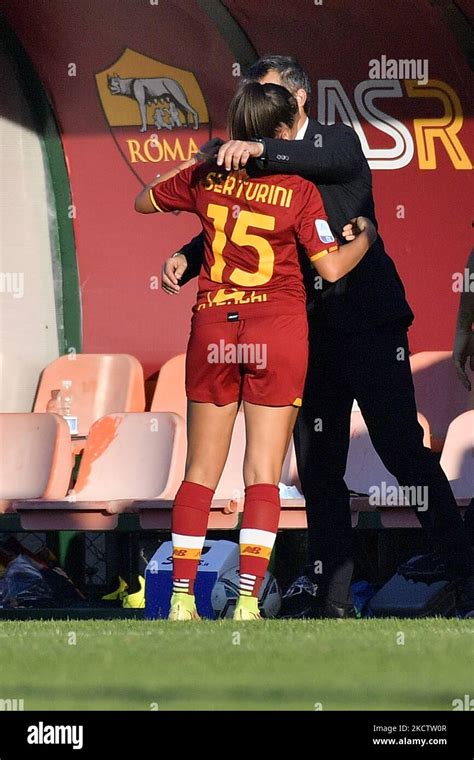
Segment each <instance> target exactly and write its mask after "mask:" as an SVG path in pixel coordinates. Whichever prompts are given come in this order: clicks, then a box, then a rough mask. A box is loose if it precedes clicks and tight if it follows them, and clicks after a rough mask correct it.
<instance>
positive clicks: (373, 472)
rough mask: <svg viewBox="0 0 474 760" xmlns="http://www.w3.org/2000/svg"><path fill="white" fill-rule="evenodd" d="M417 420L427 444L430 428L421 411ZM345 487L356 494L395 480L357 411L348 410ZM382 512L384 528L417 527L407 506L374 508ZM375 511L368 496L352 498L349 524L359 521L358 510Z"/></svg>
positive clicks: (394, 484)
mask: <svg viewBox="0 0 474 760" xmlns="http://www.w3.org/2000/svg"><path fill="white" fill-rule="evenodd" d="M418 422H419V423H420V425H421V426H422V428H423V430H424V438H423V441H424V444H425V446H426V447H428V448H429V446H430V427H429V424H428V421H427V420H426V418H425V417H424V416H423V415H422V414H418ZM344 479H345V481H346V484H347V487H348V488H349V489H350V490H351V491H354V492H355V493H359V494H368V493H369V490H370V489H371V488H372V487H374V486H378V485H379V484H382V483H385V484H386V486H387V487H388V486H396V485H397V481H396V479H395V478H394V476H393V475H392V474H391V473H390V472H389V471H388V470H387V468H386V467H385V465H384V464H383V462H382V460H381V459H380V457H379V455H378V454H377V452H376V451H375V449H374V447H373V444H372V441H371V440H370V436H369V431H368V430H367V425H366V424H365V420H364V418H363V416H362V413H361V412H359V411H353V412H352V413H351V437H350V443H349V453H348V456H347V467H346V472H345V475H344ZM377 509H378V510H379V511H380V513H381V520H382V524H383V525H384V527H387V528H388V527H406V528H410V527H417V526H418V520H417V519H416V516H415V515H414V514H413V512H412V510H411V509H410V507H400V506H397V507H377ZM367 511H374V507H373V506H371V504H370V503H369V499H368V497H367V496H356V497H352V498H351V512H352V525H353V526H354V527H355V526H356V525H357V523H358V521H359V513H360V512H367Z"/></svg>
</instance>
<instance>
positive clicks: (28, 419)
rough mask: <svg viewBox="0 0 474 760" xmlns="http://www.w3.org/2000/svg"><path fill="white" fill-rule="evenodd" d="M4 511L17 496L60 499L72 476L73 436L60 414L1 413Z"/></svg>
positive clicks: (1, 506)
mask: <svg viewBox="0 0 474 760" xmlns="http://www.w3.org/2000/svg"><path fill="white" fill-rule="evenodd" d="M0 440H1V441H2V456H1V457H0V512H2V513H3V512H9V511H14V510H13V509H12V504H13V501H14V500H15V499H40V498H41V499H58V498H62V497H64V496H65V495H66V494H67V490H68V487H69V482H70V479H71V470H72V457H71V437H70V434H69V427H68V424H67V422H66V421H65V420H64V419H63V418H62V417H60V416H59V415H58V414H46V413H45V414H32V413H24V414H16V413H14V414H7V413H5V414H0Z"/></svg>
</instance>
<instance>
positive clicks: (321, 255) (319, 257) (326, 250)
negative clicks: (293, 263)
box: [309, 248, 329, 261]
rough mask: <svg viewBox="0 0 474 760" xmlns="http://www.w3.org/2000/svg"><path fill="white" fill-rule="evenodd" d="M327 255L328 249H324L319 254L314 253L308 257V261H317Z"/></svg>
mask: <svg viewBox="0 0 474 760" xmlns="http://www.w3.org/2000/svg"><path fill="white" fill-rule="evenodd" d="M328 253H329V251H328V249H327V248H325V249H324V251H320V252H319V253H315V254H314V256H310V257H309V259H310V261H317V260H318V259H322V258H323V256H327V255H328Z"/></svg>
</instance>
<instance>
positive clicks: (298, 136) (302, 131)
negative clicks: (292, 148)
mask: <svg viewBox="0 0 474 760" xmlns="http://www.w3.org/2000/svg"><path fill="white" fill-rule="evenodd" d="M308 122H309V119H308V117H306V119H305V121H304V124H303V125H302V126H301V127H300V128H299V130H298V131H297V133H296V137H295V140H302V139H303V137H304V134H305V132H306V129H307V127H308Z"/></svg>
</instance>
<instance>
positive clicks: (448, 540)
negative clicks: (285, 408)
mask: <svg viewBox="0 0 474 760" xmlns="http://www.w3.org/2000/svg"><path fill="white" fill-rule="evenodd" d="M354 399H357V402H358V404H359V407H360V410H361V412H362V414H363V417H364V420H365V422H366V424H367V428H368V430H369V434H370V438H371V440H372V443H373V445H374V447H375V449H376V451H377V453H378V454H379V456H380V458H381V459H382V461H383V463H384V464H385V466H386V468H387V469H388V470H389V471H390V472H391V473H392V474H393V475H394V477H395V478H396V479H397V480H398V483H399V485H401V486H426V487H427V489H428V491H427V494H428V509H427V511H424V512H423V511H416V514H417V516H418V519H419V520H420V523H421V524H422V527H423V528H425V529H426V530H427V531H428V533H429V536H430V539H431V542H432V544H433V547H434V548H436V549H438V550H439V551H441V553H442V555H443V556H444V558H445V560H446V562H447V563H448V565H449V571H450V573H451V574H452V575H453V577H454V576H456V577H457V576H467V575H469V574H471V573H472V572H473V567H472V550H471V547H470V541H469V537H468V534H467V531H466V530H465V527H464V523H463V521H462V519H461V516H460V514H459V510H458V508H457V506H456V502H455V500H454V497H453V494H452V491H451V488H450V486H449V482H448V480H447V478H446V476H445V474H444V472H443V470H442V469H441V467H440V465H439V463H438V461H437V459H436V458H435V457H434V455H433V454H432V453H431V451H430V450H429V449H427V448H425V447H424V445H423V429H422V428H421V426H420V425H419V423H418V420H417V411H416V405H415V396H414V387H413V380H412V376H411V371H410V362H409V348H408V338H407V329H406V327H405V326H404V325H402V326H401V325H400V324H392V325H386V326H383V327H377V328H372V329H370V330H367V331H364V332H358V333H354V334H346V333H342V332H336V331H328V330H322V329H320V328H319V327H318V325H317V324H316V322H315V320H312V319H311V320H310V357H309V365H308V375H307V379H306V387H305V392H304V398H303V405H302V408H301V410H300V413H299V415H298V420H297V423H296V428H295V446H296V455H297V461H298V471H299V475H300V479H301V485H302V489H303V494H304V496H305V499H306V509H307V517H308V543H309V558H308V560H309V563H310V565H311V566H313V567H314V566H315V565H314V563H315V562H320V563H321V565H317V566H316V567H317V578H316V580H317V582H318V583H319V585H320V589H321V593H322V596H323V597H324V596H325V595H326V596H327V597H329V598H330V599H331V600H333V601H336V602H340V603H344V602H347V601H349V598H350V581H351V576H352V570H353V548H352V530H351V519H350V508H349V491H348V488H347V486H346V484H345V482H344V473H345V469H346V460H347V452H348V447H349V434H350V419H351V409H352V404H353V401H354Z"/></svg>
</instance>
